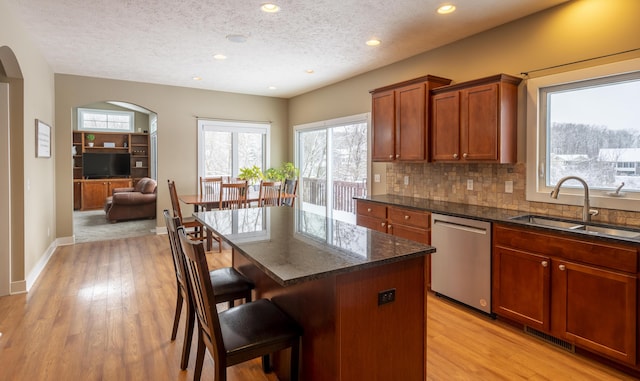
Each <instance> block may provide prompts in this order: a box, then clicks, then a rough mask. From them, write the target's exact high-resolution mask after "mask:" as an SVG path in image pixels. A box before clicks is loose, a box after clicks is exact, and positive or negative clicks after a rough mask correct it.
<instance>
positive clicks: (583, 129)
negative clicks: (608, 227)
mask: <svg viewBox="0 0 640 381" xmlns="http://www.w3.org/2000/svg"><path fill="white" fill-rule="evenodd" d="M638 99H640V59H635V60H629V61H623V62H618V63H614V64H608V65H602V66H598V67H593V68H588V69H581V70H576V71H571V72H567V73H561V74H555V75H550V76H545V77H539V78H534V79H529V80H528V82H527V200H529V201H541V202H560V203H566V202H567V201H572V202H571V203H573V204H581V202H582V201H581V200H582V198H583V197H584V193H583V192H584V191H583V189H582V186H581V185H580V184H579V183H578V182H577V181H575V180H570V181H567V182H566V183H564V184H563V190H562V191H561V194H562V195H563V197H562V198H561V199H559V200H554V199H551V198H550V197H549V192H550V191H551V189H553V187H554V186H555V184H557V183H558V181H559V180H560V179H561V178H563V177H565V176H578V177H581V178H583V179H584V180H585V181H586V182H587V184H588V185H589V189H590V191H591V194H590V196H591V199H592V205H594V206H599V207H605V208H611V209H624V210H638V209H639V208H638V202H639V201H640V107H638ZM619 187H622V188H621V190H620V191H619V192H618V193H616V192H615V191H616V190H617V189H618V188H619Z"/></svg>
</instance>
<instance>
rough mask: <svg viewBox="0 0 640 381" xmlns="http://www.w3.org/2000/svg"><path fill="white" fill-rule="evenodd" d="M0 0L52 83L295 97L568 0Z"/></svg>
mask: <svg viewBox="0 0 640 381" xmlns="http://www.w3.org/2000/svg"><path fill="white" fill-rule="evenodd" d="M0 1H6V2H7V4H8V5H9V8H10V9H11V10H12V11H13V13H14V14H15V16H16V17H17V18H18V19H20V20H22V22H23V25H24V27H25V28H26V30H27V33H28V34H29V35H31V37H32V39H33V40H34V41H35V43H36V44H37V46H38V47H39V48H40V49H41V51H42V53H43V55H44V57H45V58H46V60H47V61H48V62H49V64H50V65H51V67H52V69H53V71H54V72H55V73H62V74H73V75H82V76H90V77H100V78H110V79H121V80H130V81H138V82H148V83H157V84H166V85H174V86H184V87H193V88H201V89H209V90H218V91H229V92H237V93H245V94H256V95H267V96H276V97H284V98H289V97H292V96H295V95H299V94H302V93H305V92H308V91H311V90H314V89H317V88H320V87H323V86H326V85H329V84H331V83H335V82H338V81H340V80H343V79H346V78H349V77H352V76H354V75H357V74H361V73H364V72H367V71H370V70H373V69H376V68H379V67H382V66H385V65H388V64H391V63H393V62H397V61H400V60H402V59H405V58H408V57H411V56H414V55H416V54H419V53H421V52H424V51H427V50H431V49H434V48H436V47H438V46H442V45H445V44H447V43H450V42H453V41H456V40H459V39H461V38H464V37H467V36H470V35H473V34H476V33H478V32H481V31H483V30H487V29H490V28H493V27H495V26H498V25H501V24H504V23H506V22H509V21H512V20H515V19H518V18H521V17H524V16H526V15H529V14H532V13H535V12H538V11H540V10H543V9H546V8H549V7H552V6H555V5H557V4H560V3H563V2H565V1H567V0H507V1H505V0H453V1H451V3H453V4H455V5H456V6H457V10H456V12H454V13H452V14H449V15H439V14H437V13H436V12H435V10H436V8H437V7H438V6H439V5H441V4H442V3H443V1H442V0H393V1H387V0H316V1H309V0H279V1H276V3H277V4H278V5H279V6H280V7H281V11H280V12H278V13H272V14H270V13H265V12H262V11H261V10H260V5H261V4H262V3H263V2H264V1H262V0H209V1H197V0H173V1H166V0H109V1H107V0H99V1H98V0H0ZM230 34H242V35H245V36H247V37H248V39H247V41H246V42H244V43H235V42H230V41H229V40H227V39H226V36H227V35H230ZM374 37H375V38H378V39H380V40H381V41H382V44H381V45H380V46H377V47H369V46H367V45H365V44H364V42H365V41H366V40H368V39H370V38H374ZM214 54H224V55H226V56H228V58H227V59H226V60H223V61H218V60H214V59H213V55H214ZM307 69H313V70H314V71H315V72H314V73H313V74H308V73H306V70H307ZM194 76H199V77H202V80H200V81H194V80H193V79H192V78H193V77H194ZM270 86H275V87H276V89H269V87H270Z"/></svg>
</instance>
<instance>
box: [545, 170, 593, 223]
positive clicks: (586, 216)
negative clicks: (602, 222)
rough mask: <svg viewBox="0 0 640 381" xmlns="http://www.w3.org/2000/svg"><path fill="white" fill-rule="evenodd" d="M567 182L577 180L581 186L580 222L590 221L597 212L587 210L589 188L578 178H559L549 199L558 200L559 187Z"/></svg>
mask: <svg viewBox="0 0 640 381" xmlns="http://www.w3.org/2000/svg"><path fill="white" fill-rule="evenodd" d="M567 180H578V181H579V182H580V183H581V184H582V187H583V188H584V204H583V206H582V221H584V222H589V221H591V216H596V215H598V211H597V210H595V209H589V186H588V185H587V182H586V181H584V180H582V179H581V178H580V177H578V176H566V177H563V178H561V179H560V181H558V183H557V184H556V186H555V187H554V188H553V190H552V191H551V198H555V199H557V198H558V194H559V193H560V186H562V183H564V182H565V181H567Z"/></svg>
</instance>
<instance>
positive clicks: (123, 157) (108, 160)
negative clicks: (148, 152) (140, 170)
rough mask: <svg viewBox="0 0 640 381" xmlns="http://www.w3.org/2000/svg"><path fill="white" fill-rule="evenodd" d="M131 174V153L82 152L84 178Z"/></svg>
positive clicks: (126, 175)
mask: <svg viewBox="0 0 640 381" xmlns="http://www.w3.org/2000/svg"><path fill="white" fill-rule="evenodd" d="M130 175H131V155H130V154H128V153H97V152H96V153H94V152H90V153H84V154H82V176H83V177H84V178H85V179H104V178H110V177H128V176H130Z"/></svg>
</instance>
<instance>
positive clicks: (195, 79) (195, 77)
mask: <svg viewBox="0 0 640 381" xmlns="http://www.w3.org/2000/svg"><path fill="white" fill-rule="evenodd" d="M192 79H193V80H194V81H201V80H202V77H198V76H197V75H194V76H193V77H192Z"/></svg>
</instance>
